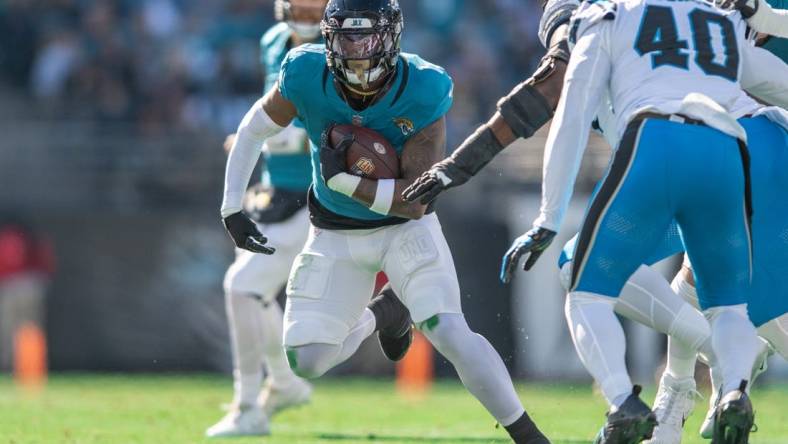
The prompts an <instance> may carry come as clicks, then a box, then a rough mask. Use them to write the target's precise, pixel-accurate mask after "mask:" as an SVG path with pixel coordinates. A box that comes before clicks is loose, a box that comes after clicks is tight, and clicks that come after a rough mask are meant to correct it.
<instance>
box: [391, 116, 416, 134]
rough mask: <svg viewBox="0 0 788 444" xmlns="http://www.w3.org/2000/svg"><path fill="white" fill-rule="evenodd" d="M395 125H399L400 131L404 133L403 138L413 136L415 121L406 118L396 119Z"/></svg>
mask: <svg viewBox="0 0 788 444" xmlns="http://www.w3.org/2000/svg"><path fill="white" fill-rule="evenodd" d="M394 125H397V128H399V130H400V131H402V135H403V136H410V135H411V134H413V131H414V125H413V121H412V120H410V119H408V118H406V117H396V118H394Z"/></svg>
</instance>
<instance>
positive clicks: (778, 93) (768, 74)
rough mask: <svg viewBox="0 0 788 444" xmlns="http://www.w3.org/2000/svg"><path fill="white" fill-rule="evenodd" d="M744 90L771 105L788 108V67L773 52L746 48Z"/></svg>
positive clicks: (743, 76)
mask: <svg viewBox="0 0 788 444" xmlns="http://www.w3.org/2000/svg"><path fill="white" fill-rule="evenodd" d="M743 59H744V60H743V62H744V63H743V67H742V75H741V84H742V88H744V90H745V91H747V92H748V93H749V94H751V95H753V96H755V97H757V98H758V99H760V100H762V101H764V102H766V103H769V104H771V105H775V106H779V107H781V108H788V65H786V64H785V62H783V61H782V60H781V59H780V58H779V57H777V56H775V55H774V54H772V53H771V52H769V51H767V50H765V49H762V48H756V47H753V46H746V47H745V51H744V52H743Z"/></svg>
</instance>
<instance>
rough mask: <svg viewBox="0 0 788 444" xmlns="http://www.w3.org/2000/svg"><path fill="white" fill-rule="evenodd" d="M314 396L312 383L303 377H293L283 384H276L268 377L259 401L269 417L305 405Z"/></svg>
mask: <svg viewBox="0 0 788 444" xmlns="http://www.w3.org/2000/svg"><path fill="white" fill-rule="evenodd" d="M311 398H312V385H311V384H309V383H308V382H306V381H304V380H303V379H301V378H293V379H292V380H291V381H290V382H288V383H286V384H283V385H274V384H273V381H271V379H266V380H265V382H264V387H263V390H262V392H260V397H259V398H258V403H259V404H260V406H261V407H262V409H263V411H264V412H265V414H266V415H268V416H269V417H271V416H274V415H276V414H277V413H279V412H281V411H283V410H286V409H289V408H292V407H298V406H300V405H304V404H306V403H308V402H309V400H310V399H311Z"/></svg>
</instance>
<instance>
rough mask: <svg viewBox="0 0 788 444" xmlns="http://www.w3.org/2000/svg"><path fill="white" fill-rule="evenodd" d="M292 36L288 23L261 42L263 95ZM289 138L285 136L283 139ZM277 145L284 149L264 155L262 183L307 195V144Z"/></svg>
mask: <svg viewBox="0 0 788 444" xmlns="http://www.w3.org/2000/svg"><path fill="white" fill-rule="evenodd" d="M292 35H293V31H292V30H291V29H290V27H289V26H287V23H279V24H277V25H275V26H273V27H272V28H271V29H269V30H268V31H267V32H266V33H265V34H263V38H262V39H260V63H261V64H262V65H263V69H264V71H265V91H264V93H265V92H268V91H269V90H270V89H271V88H273V87H274V85H276V81H277V80H278V79H279V68H280V67H281V66H282V61H283V60H284V59H285V56H286V55H287V52H288V51H289V50H290V37H291V36H292ZM294 125H296V126H299V123H298V122H294ZM302 134H303V133H302ZM288 136H289V135H284V137H288ZM275 143H276V142H275V141H271V143H270V145H271V146H273V145H274V144H275ZM293 144H294V145H293ZM276 145H277V146H285V147H287V148H286V149H281V150H265V151H264V152H263V157H264V159H265V167H264V168H263V183H265V184H268V185H270V186H272V187H274V188H282V189H286V190H290V191H304V192H306V190H307V189H308V188H309V185H310V184H311V183H312V163H311V161H310V159H309V147H308V145H309V144H308V142H307V141H306V140H304V141H303V143H300V144H299V143H297V141H295V142H291V143H290V144H286V143H285V144H282V143H276Z"/></svg>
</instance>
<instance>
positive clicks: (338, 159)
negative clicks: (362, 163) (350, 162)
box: [320, 125, 355, 183]
mask: <svg viewBox="0 0 788 444" xmlns="http://www.w3.org/2000/svg"><path fill="white" fill-rule="evenodd" d="M334 126H336V125H329V126H328V128H326V129H325V131H323V133H322V134H321V135H320V174H322V175H323V180H325V181H326V183H328V181H329V180H330V179H331V178H332V177H334V176H336V175H337V174H340V173H344V172H346V171H347V150H348V148H350V146H351V145H353V142H354V141H355V136H354V135H353V133H348V134H347V135H345V137H344V138H343V139H342V140H340V141H339V143H338V144H337V146H334V145H333V144H332V143H331V131H332V130H333V129H334Z"/></svg>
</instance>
